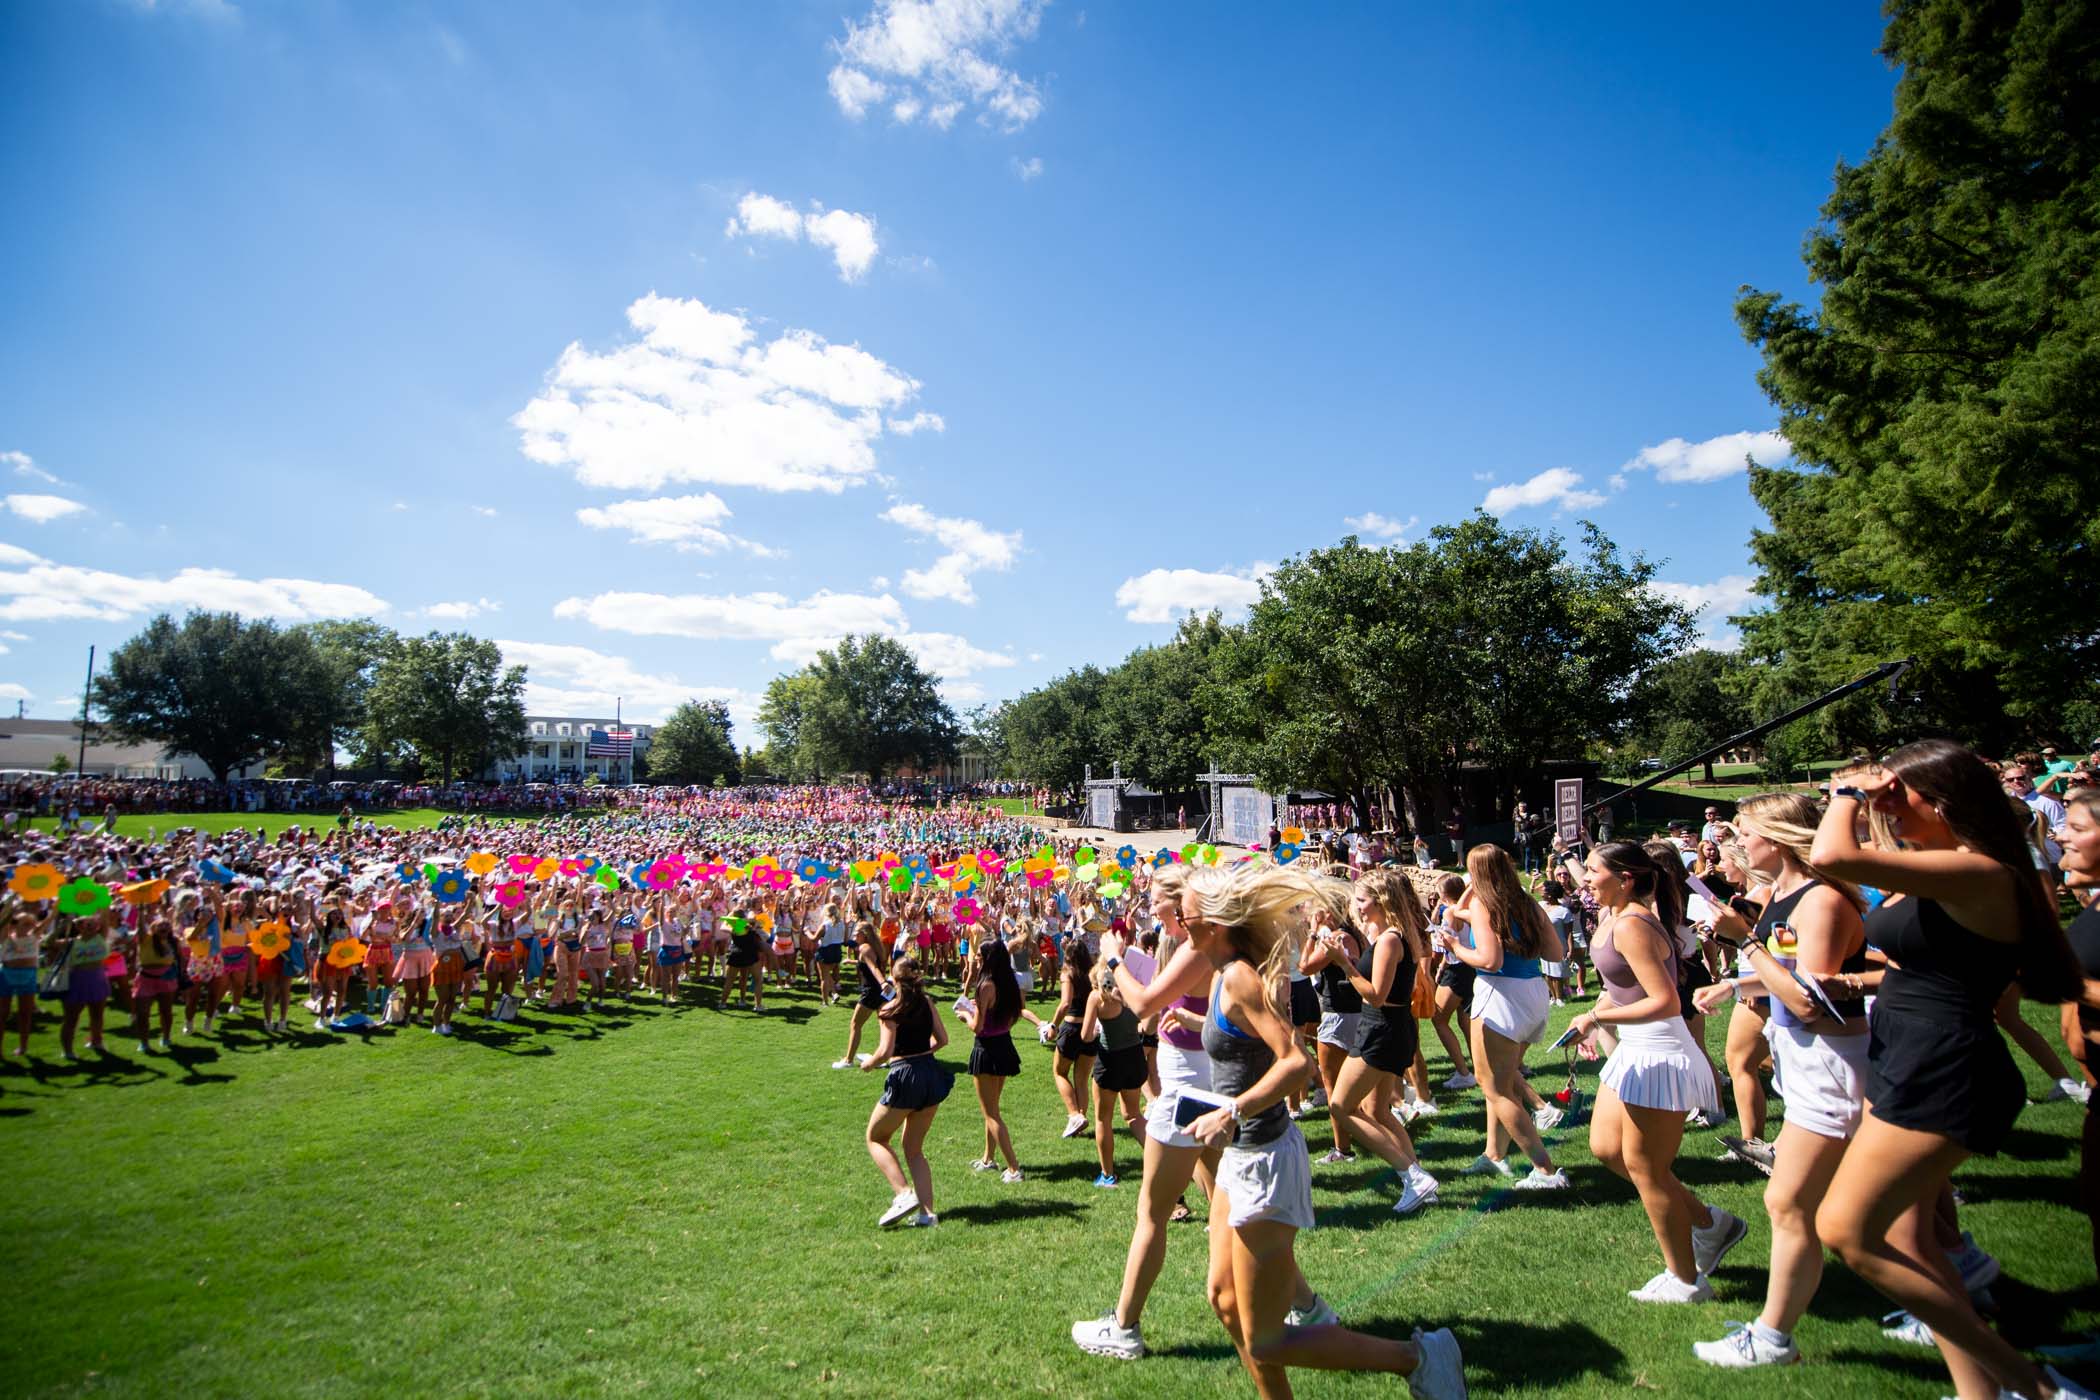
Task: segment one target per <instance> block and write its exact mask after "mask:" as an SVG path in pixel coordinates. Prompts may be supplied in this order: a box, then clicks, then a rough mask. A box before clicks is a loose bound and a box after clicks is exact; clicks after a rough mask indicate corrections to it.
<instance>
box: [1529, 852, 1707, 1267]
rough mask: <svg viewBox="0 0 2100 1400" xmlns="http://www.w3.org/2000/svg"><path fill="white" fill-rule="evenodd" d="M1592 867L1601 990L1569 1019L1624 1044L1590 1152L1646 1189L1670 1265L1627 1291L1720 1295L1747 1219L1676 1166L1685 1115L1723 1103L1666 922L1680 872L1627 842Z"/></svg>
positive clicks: (1673, 915) (1678, 912)
mask: <svg viewBox="0 0 2100 1400" xmlns="http://www.w3.org/2000/svg"><path fill="white" fill-rule="evenodd" d="M1584 875H1585V877H1586V879H1587V880H1588V882H1589V887H1590V890H1591V892H1592V893H1593V894H1594V895H1595V896H1596V898H1597V908H1598V929H1597V936H1596V937H1595V938H1594V939H1592V940H1591V942H1590V957H1591V961H1592V962H1594V963H1595V964H1596V967H1597V975H1598V978H1599V979H1600V980H1601V981H1602V982H1603V984H1604V995H1603V997H1602V998H1601V999H1600V1000H1599V1001H1598V1003H1597V1006H1596V1008H1595V1009H1594V1010H1591V1011H1588V1012H1585V1013H1584V1014H1582V1015H1580V1016H1577V1017H1576V1018H1575V1019H1574V1021H1573V1022H1571V1023H1570V1027H1569V1028H1570V1029H1571V1030H1572V1031H1574V1033H1575V1034H1576V1035H1577V1036H1588V1035H1590V1034H1591V1033H1592V1032H1593V1031H1595V1030H1596V1029H1597V1027H1598V1026H1599V1025H1605V1026H1609V1027H1610V1028H1611V1030H1612V1031H1613V1032H1614V1033H1615V1034H1616V1035H1617V1036H1618V1041H1619V1045H1618V1048H1617V1049H1616V1050H1614V1051H1613V1052H1612V1055H1611V1058H1610V1059H1609V1060H1607V1061H1606V1062H1605V1065H1604V1073H1603V1075H1602V1076H1601V1077H1600V1079H1599V1084H1598V1090H1597V1111H1596V1115H1595V1117H1594V1118H1592V1119H1591V1121H1590V1151H1591V1152H1592V1153H1594V1154H1595V1155H1596V1158H1597V1160H1598V1161H1600V1162H1602V1163H1604V1165H1605V1166H1607V1167H1609V1168H1610V1169H1611V1170H1612V1171H1613V1172H1614V1173H1615V1174H1617V1175H1618V1176H1621V1177H1624V1178H1625V1179H1626V1180H1628V1181H1631V1182H1632V1183H1633V1185H1634V1189H1635V1190H1637V1191H1639V1192H1640V1196H1641V1205H1642V1206H1643V1207H1645V1208H1646V1210H1647V1212H1648V1223H1649V1225H1650V1226H1651V1227H1652V1228H1653V1229H1654V1231H1655V1240H1656V1243H1657V1244H1659V1245H1661V1246H1662V1255H1663V1265H1664V1268H1663V1271H1662V1272H1661V1273H1659V1274H1657V1275H1656V1276H1655V1277H1654V1278H1652V1279H1650V1280H1648V1282H1647V1283H1646V1284H1645V1285H1643V1286H1642V1287H1640V1288H1637V1289H1634V1290H1632V1291H1631V1293H1630V1294H1629V1295H1628V1296H1630V1297H1632V1298H1633V1299H1635V1300H1636V1301H1638V1302H1643V1303H1701V1302H1706V1301H1708V1300H1709V1299H1711V1298H1712V1297H1713V1289H1712V1288H1711V1287H1710V1286H1708V1284H1707V1281H1706V1276H1707V1275H1708V1274H1709V1273H1711V1272H1713V1269H1714V1266H1715V1265H1717V1264H1719V1263H1720V1262H1721V1256H1722V1255H1724V1254H1726V1253H1727V1252H1728V1251H1729V1250H1730V1249H1732V1248H1734V1247H1735V1246H1736V1244H1738V1243H1739V1242H1740V1241H1741V1240H1742V1238H1743V1235H1744V1234H1745V1233H1746V1231H1747V1227H1746V1226H1745V1225H1744V1224H1743V1222H1742V1221H1741V1220H1740V1219H1738V1218H1736V1217H1735V1216H1733V1215H1730V1214H1729V1213H1728V1212H1727V1211H1725V1210H1710V1209H1708V1208H1707V1207H1706V1206H1705V1205H1704V1204H1702V1203H1701V1202H1700V1201H1699V1199H1698V1198H1697V1197H1695V1196H1693V1195H1692V1193H1691V1192H1689V1191H1687V1190H1686V1189H1685V1188H1684V1183H1683V1182H1681V1181H1679V1180H1678V1179H1677V1174H1676V1172H1675V1170H1674V1163H1675V1161H1676V1158H1677V1145H1678V1143H1679V1142H1680V1141H1681V1140H1682V1139H1683V1137H1684V1116H1685V1114H1687V1113H1689V1112H1690V1111H1691V1110H1693V1109H1695V1108H1703V1109H1705V1110H1706V1111H1707V1112H1708V1113H1717V1112H1719V1109H1720V1104H1719V1102H1718V1100H1717V1098H1716V1095H1715V1093H1714V1076H1713V1070H1712V1067H1711V1066H1709V1065H1708V1064H1707V1062H1706V1057H1705V1056H1704V1055H1703V1054H1701V1053H1700V1050H1699V1047H1698V1045H1696V1044H1695V1043H1694V1042H1693V1040H1692V1035H1691V1031H1690V1030H1688V1029H1687V1028H1686V1026H1685V1024H1684V1017H1683V1014H1682V1012H1681V1009H1680V1007H1679V1004H1678V1000H1677V977H1678V968H1677V959H1678V953H1677V944H1676V940H1675V939H1674V938H1672V937H1671V936H1670V935H1669V934H1668V933H1666V932H1665V931H1664V930H1666V929H1674V928H1675V927H1677V925H1678V924H1679V923H1680V922H1681V921H1682V919H1683V913H1684V911H1683V909H1682V907H1681V906H1680V905H1679V904H1678V896H1677V885H1676V881H1675V880H1673V879H1671V878H1670V877H1669V875H1668V873H1667V872H1665V871H1663V870H1662V869H1661V868H1660V867H1659V866H1657V864H1656V863H1655V858H1654V857H1653V856H1651V855H1650V854H1649V853H1648V852H1647V851H1645V850H1643V849H1642V848H1641V847H1640V846H1638V845H1636V844H1634V843H1633V842H1631V841H1615V842H1613V843H1611V844H1610V845H1607V846H1600V847H1598V848H1597V849H1596V850H1594V851H1592V852H1590V857H1589V860H1588V861H1587V862H1586V863H1585V866H1584Z"/></svg>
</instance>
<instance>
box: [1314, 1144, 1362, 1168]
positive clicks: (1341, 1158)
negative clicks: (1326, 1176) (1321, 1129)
mask: <svg viewBox="0 0 2100 1400" xmlns="http://www.w3.org/2000/svg"><path fill="white" fill-rule="evenodd" d="M1355 1160H1356V1154H1355V1153H1354V1152H1344V1151H1342V1149H1341V1148H1339V1147H1330V1148H1328V1149H1327V1155H1326V1156H1324V1157H1322V1158H1321V1159H1320V1164H1321V1165H1322V1166H1328V1167H1331V1166H1333V1165H1335V1164H1336V1163H1337V1162H1353V1161H1355Z"/></svg>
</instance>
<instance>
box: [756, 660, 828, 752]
mask: <svg viewBox="0 0 2100 1400" xmlns="http://www.w3.org/2000/svg"><path fill="white" fill-rule="evenodd" d="M818 693H819V687H818V684H817V678H816V676H815V674H814V673H813V672H812V671H810V670H807V669H805V670H801V671H793V672H790V673H789V674H787V675H783V676H775V677H773V679H772V680H770V681H768V682H767V683H766V693H765V697H764V699H762V700H761V701H760V702H759V706H758V727H759V728H760V729H762V730H764V731H765V734H766V747H765V750H764V751H763V752H762V753H760V754H758V755H755V756H754V755H751V754H746V755H745V761H744V771H745V772H747V773H753V772H755V773H764V774H767V775H768V776H771V777H776V778H821V777H823V776H824V768H823V764H822V763H821V761H820V755H819V754H818V753H817V751H816V749H815V747H814V746H813V745H806V744H804V743H803V729H804V726H805V725H806V724H807V722H808V719H809V716H810V714H811V713H812V712H813V711H814V710H815V708H816V705H817V700H818ZM754 762H755V764H756V766H754Z"/></svg>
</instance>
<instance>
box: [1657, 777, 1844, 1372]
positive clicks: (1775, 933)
mask: <svg viewBox="0 0 2100 1400" xmlns="http://www.w3.org/2000/svg"><path fill="white" fill-rule="evenodd" d="M1821 820H1822V812H1821V811H1820V810H1819V808H1818V807H1817V805H1816V802H1815V799H1814V798H1811V797H1809V796H1807V795H1806V794H1804V793H1796V792H1773V793H1765V794H1763V795H1762V796H1758V797H1752V798H1749V799H1748V800H1746V801H1745V802H1743V803H1742V804H1741V805H1740V806H1739V807H1738V808H1737V809H1736V823H1737V826H1738V829H1739V830H1740V832H1741V839H1742V843H1743V853H1744V855H1745V856H1746V857H1747V858H1748V860H1749V862H1750V868H1751V869H1752V870H1753V871H1755V872H1757V873H1758V874H1760V875H1763V876H1765V877H1766V878H1768V879H1769V880H1770V882H1771V898H1770V899H1769V900H1768V901H1767V902H1766V904H1765V908H1764V913H1763V915H1762V916H1761V917H1760V918H1759V919H1758V921H1757V927H1756V929H1755V931H1754V932H1752V933H1751V936H1750V937H1748V938H1745V937H1743V936H1742V934H1743V932H1745V930H1743V927H1742V920H1741V918H1740V917H1739V916H1734V915H1730V916H1728V917H1718V916H1717V919H1716V924H1715V929H1714V934H1715V937H1716V938H1718V939H1719V940H1720V941H1721V942H1722V943H1723V944H1724V945H1726V946H1728V947H1730V948H1734V949H1737V950H1739V951H1740V952H1741V953H1742V955H1743V960H1744V962H1745V963H1746V964H1747V965H1748V967H1749V969H1750V971H1749V973H1748V974H1747V975H1745V976H1740V977H1737V978H1735V979H1734V980H1732V981H1728V982H1721V983H1718V984H1717V985H1715V986H1712V987H1707V988H1702V989H1701V990H1700V992H1699V993H1698V995H1697V999H1698V1000H1699V1001H1700V1002H1701V1003H1703V1004H1704V1005H1705V1006H1707V1007H1708V1008H1711V1007H1713V1006H1715V1005H1718V1004H1719V1003H1720V1001H1721V1000H1722V999H1723V998H1725V997H1726V996H1727V995H1729V993H1731V992H1735V993H1737V994H1740V995H1746V996H1747V995H1753V994H1761V993H1769V995H1770V998H1771V1000H1770V1003H1769V1005H1770V1020H1771V1030H1770V1032H1769V1038H1770V1040H1771V1043H1772V1055H1773V1059H1774V1061H1775V1063H1776V1065H1777V1067H1778V1072H1779V1083H1780V1086H1781V1088H1783V1089H1784V1090H1785V1092H1786V1121H1785V1122H1784V1123H1783V1124H1781V1126H1780V1130H1779V1139H1778V1142H1777V1144H1776V1153H1775V1160H1774V1162H1773V1164H1772V1181H1771V1184H1770V1185H1769V1186H1767V1187H1766V1188H1765V1211H1766V1213H1767V1214H1769V1215H1770V1216H1771V1218H1772V1269H1771V1275H1770V1279H1769V1281H1768V1282H1767V1284H1766V1287H1765V1306H1764V1310H1763V1311H1762V1312H1760V1313H1759V1314H1758V1315H1757V1320H1756V1321H1754V1322H1751V1323H1746V1324H1743V1325H1740V1326H1737V1327H1734V1328H1731V1329H1730V1330H1729V1333H1728V1335H1727V1336H1725V1337H1723V1338H1721V1339H1720V1340H1719V1341H1714V1342H1699V1343H1696V1344H1695V1345H1694V1346H1693V1347H1692V1352H1693V1354H1694V1355H1696V1356H1697V1357H1698V1358H1699V1359H1700V1360H1701V1361H1705V1362H1708V1363H1710V1364H1712V1365H1715V1366H1726V1367H1732V1368H1741V1367H1747V1366H1773V1365H1786V1364H1788V1363H1791V1362H1794V1361H1799V1360H1800V1359H1801V1353H1800V1351H1799V1350H1798V1349H1797V1348H1796V1347H1795V1346H1794V1337H1793V1332H1794V1326H1795V1324H1796V1323H1797V1322H1799V1321H1800V1319H1801V1316H1802V1314H1803V1313H1805V1312H1807V1311H1808V1305H1809V1302H1810V1300H1812V1299H1813V1298H1814V1297H1815V1295H1816V1287H1817V1285H1818V1284H1819V1283H1821V1281H1822V1278H1823V1242H1822V1240H1820V1239H1819V1238H1817V1236H1816V1210H1817V1208H1818V1207H1819V1206H1821V1205H1822V1203H1823V1196H1824V1193H1825V1192H1827V1191H1828V1190H1829V1189H1830V1182H1831V1179H1832V1178H1833V1177H1835V1176H1836V1175H1837V1169H1838V1163H1839V1162H1840V1161H1842V1160H1843V1158H1844V1155H1845V1148H1846V1146H1847V1145H1848V1144H1849V1143H1850V1142H1851V1141H1852V1135H1853V1134H1854V1133H1856V1132H1857V1131H1858V1130H1859V1120H1860V1115H1861V1113H1862V1111H1863V1109H1864V1098H1863V1095H1864V1084H1865V1081H1866V1073H1867V1015H1866V1002H1865V1000H1864V998H1863V995H1862V994H1863V993H1864V992H1865V991H1866V990H1867V989H1868V988H1869V987H1871V986H1872V985H1874V984H1876V983H1878V982H1879V980H1880V976H1881V974H1880V973H1879V972H1878V971H1875V970H1872V969H1871V967H1870V964H1869V963H1868V962H1867V958H1866V941H1867V933H1866V925H1865V924H1864V923H1863V922H1862V921H1861V918H1860V916H1861V914H1862V913H1863V912H1864V910H1865V907H1866V901H1865V900H1864V899H1862V898H1861V897H1860V893H1859V891H1858V890H1857V889H1856V888H1855V887H1853V886H1851V885H1848V884H1846V883H1845V882H1844V881H1842V880H1832V879H1829V878H1828V877H1826V876H1825V875H1824V874H1823V873H1822V872H1821V871H1819V870H1817V869H1816V868H1815V867H1814V866H1812V865H1810V864H1809V861H1808V855H1809V850H1810V847H1811V846H1812V845H1813V843H1814V841H1815V837H1816V826H1817V824H1818V823H1819V822H1821ZM1826 984H1828V985H1832V986H1834V987H1835V988H1836V996H1835V998H1828V997H1826V996H1825V994H1824V987H1825V985H1826ZM1831 1013H1835V1014H1831Z"/></svg>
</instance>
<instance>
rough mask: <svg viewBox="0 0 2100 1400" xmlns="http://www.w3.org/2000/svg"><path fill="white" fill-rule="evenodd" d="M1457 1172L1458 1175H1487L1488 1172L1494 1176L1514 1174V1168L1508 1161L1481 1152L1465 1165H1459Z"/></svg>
mask: <svg viewBox="0 0 2100 1400" xmlns="http://www.w3.org/2000/svg"><path fill="white" fill-rule="evenodd" d="M1458 1174H1459V1175H1460V1176H1487V1175H1489V1174H1493V1175H1495V1176H1515V1175H1516V1169H1515V1168H1514V1167H1512V1166H1510V1164H1509V1163H1507V1162H1504V1161H1499V1160H1497V1159H1496V1158H1493V1157H1490V1156H1488V1155H1487V1153H1485V1152H1483V1153H1481V1154H1480V1155H1479V1156H1478V1157H1475V1158H1474V1159H1473V1160H1472V1161H1470V1162H1468V1163H1466V1165H1464V1166H1463V1167H1460V1168H1459V1169H1458Z"/></svg>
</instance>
